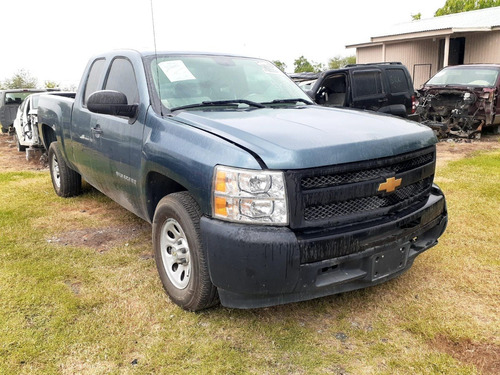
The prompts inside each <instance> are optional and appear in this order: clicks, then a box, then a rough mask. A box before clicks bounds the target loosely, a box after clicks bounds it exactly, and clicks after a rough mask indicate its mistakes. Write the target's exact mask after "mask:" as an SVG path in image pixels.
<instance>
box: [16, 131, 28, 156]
mask: <svg viewBox="0 0 500 375" xmlns="http://www.w3.org/2000/svg"><path fill="white" fill-rule="evenodd" d="M14 138H15V140H16V143H17V151H19V152H24V151H26V148H27V147H26V146H23V145H22V144H21V142H19V138H17V134H14Z"/></svg>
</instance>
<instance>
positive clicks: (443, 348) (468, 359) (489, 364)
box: [431, 336, 500, 375]
mask: <svg viewBox="0 0 500 375" xmlns="http://www.w3.org/2000/svg"><path fill="white" fill-rule="evenodd" d="M431 345H432V347H434V348H435V349H437V350H439V351H440V352H444V353H447V354H449V355H451V356H452V357H453V358H455V359H457V360H459V361H460V362H463V363H466V364H469V365H474V367H476V369H478V370H479V371H480V373H481V374H495V375H496V374H500V346H498V345H495V344H481V343H475V342H472V341H471V340H462V341H459V342H455V341H451V340H450V339H448V338H447V337H444V336H438V337H436V338H434V340H432V342H431Z"/></svg>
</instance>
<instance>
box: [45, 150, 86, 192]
mask: <svg viewBox="0 0 500 375" xmlns="http://www.w3.org/2000/svg"><path fill="white" fill-rule="evenodd" d="M58 146H59V143H58V142H52V143H51V144H50V147H49V170H50V177H51V179H52V186H54V190H55V192H56V194H57V195H59V196H60V197H65V198H67V197H74V196H76V195H79V194H80V193H81V191H82V177H81V176H80V174H79V173H78V172H75V171H74V170H72V169H71V168H70V167H68V165H67V164H66V161H65V160H64V157H63V156H62V154H61V151H60V150H59V147H58Z"/></svg>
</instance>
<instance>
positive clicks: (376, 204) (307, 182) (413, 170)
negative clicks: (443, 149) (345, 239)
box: [286, 146, 435, 229]
mask: <svg viewBox="0 0 500 375" xmlns="http://www.w3.org/2000/svg"><path fill="white" fill-rule="evenodd" d="M434 169H435V147H434V146H432V147H428V148H426V149H423V150H419V151H415V152H411V153H406V154H402V155H397V156H394V157H389V158H383V159H376V160H369V161H364V162H360V163H350V164H343V165H337V166H329V167H323V168H314V169H308V170H295V171H288V172H287V174H286V176H287V187H288V191H289V196H290V197H291V198H290V208H291V221H290V226H291V227H292V228H293V229H307V228H327V227H332V226H336V225H342V224H346V223H354V222H360V221H366V220H372V219H376V218H382V217H384V216H387V215H389V214H392V213H394V212H395V211H398V210H401V209H404V208H405V207H408V206H410V205H412V204H414V203H415V202H417V201H424V200H425V198H427V197H428V196H429V193H430V189H431V187H432V182H433V178H434ZM389 179H397V180H398V181H399V180H400V185H399V186H397V187H396V188H395V190H394V191H391V189H389V190H388V191H386V190H383V189H379V188H380V187H381V184H383V183H384V182H386V181H388V180H389ZM379 190H380V191H379Z"/></svg>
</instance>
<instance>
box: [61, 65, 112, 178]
mask: <svg viewBox="0 0 500 375" xmlns="http://www.w3.org/2000/svg"><path fill="white" fill-rule="evenodd" d="M105 73H106V59H104V58H99V59H96V60H94V61H93V62H92V65H91V66H90V69H89V73H88V75H87V77H86V79H85V81H84V82H85V83H84V84H83V85H82V87H81V89H80V90H81V95H77V97H76V99H75V104H74V108H73V115H72V119H71V142H70V143H68V142H67V141H66V145H65V148H66V150H67V152H72V154H73V160H72V161H73V163H74V164H75V165H76V167H77V169H78V171H79V172H80V174H81V175H82V177H83V178H84V179H85V180H86V181H87V182H88V183H90V184H91V185H92V186H95V187H97V188H99V186H98V179H97V173H96V171H95V169H94V163H93V161H94V159H95V158H96V147H95V142H96V139H95V137H94V133H93V132H92V128H93V127H94V126H95V123H96V121H97V118H96V117H97V115H96V114H94V113H92V112H90V111H89V110H88V109H87V100H88V98H89V96H90V95H91V94H92V93H94V92H96V91H98V90H100V89H101V87H102V84H103V81H104V75H105Z"/></svg>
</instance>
